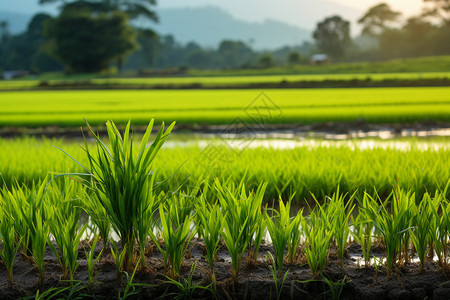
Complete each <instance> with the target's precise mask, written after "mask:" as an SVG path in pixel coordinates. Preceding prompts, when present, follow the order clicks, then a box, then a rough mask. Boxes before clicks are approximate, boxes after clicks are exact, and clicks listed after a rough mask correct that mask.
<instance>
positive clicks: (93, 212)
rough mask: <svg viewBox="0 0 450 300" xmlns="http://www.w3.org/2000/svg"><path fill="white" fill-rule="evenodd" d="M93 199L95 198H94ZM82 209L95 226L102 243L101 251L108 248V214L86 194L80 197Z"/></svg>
mask: <svg viewBox="0 0 450 300" xmlns="http://www.w3.org/2000/svg"><path fill="white" fill-rule="evenodd" d="M94 197H95V196H94ZM82 208H83V210H84V211H85V212H86V213H87V214H88V215H89V220H90V221H91V222H92V223H93V224H94V225H95V227H96V228H97V229H98V231H99V233H100V239H101V241H102V242H103V249H104V250H105V249H107V248H108V242H109V238H110V232H111V222H110V221H109V217H108V213H107V211H106V209H105V207H104V206H103V205H102V204H101V202H100V201H96V200H95V199H94V198H93V196H92V195H90V194H89V193H88V192H85V193H84V197H82Z"/></svg>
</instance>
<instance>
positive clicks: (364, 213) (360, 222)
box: [351, 194, 374, 267]
mask: <svg viewBox="0 0 450 300" xmlns="http://www.w3.org/2000/svg"><path fill="white" fill-rule="evenodd" d="M369 201H370V200H369V196H368V195H367V194H364V195H363V197H362V198H360V199H359V200H358V214H357V216H356V217H354V216H352V219H351V228H352V229H351V234H352V236H353V238H354V239H355V241H357V242H358V243H359V245H360V246H361V251H362V253H363V258H364V266H366V267H367V266H369V263H370V249H371V248H372V231H373V227H374V225H373V219H372V215H371V213H370V210H369V208H370V207H369V203H370V202H369Z"/></svg>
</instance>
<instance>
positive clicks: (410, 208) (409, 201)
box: [391, 187, 416, 263]
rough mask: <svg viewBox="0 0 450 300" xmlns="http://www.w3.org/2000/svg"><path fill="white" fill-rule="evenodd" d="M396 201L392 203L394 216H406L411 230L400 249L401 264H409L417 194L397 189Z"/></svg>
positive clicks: (406, 222) (405, 234) (404, 234)
mask: <svg viewBox="0 0 450 300" xmlns="http://www.w3.org/2000/svg"><path fill="white" fill-rule="evenodd" d="M393 195H394V199H395V200H396V201H392V203H391V213H392V214H394V215H397V214H400V215H404V217H403V218H404V222H405V225H406V226H407V227H408V228H410V229H411V230H407V231H405V232H404V233H403V234H402V240H401V248H400V252H399V254H400V257H399V260H400V262H405V263H407V262H408V261H409V251H408V250H409V247H410V245H411V232H412V231H413V230H414V225H413V220H414V207H416V194H415V193H412V192H411V191H405V190H403V189H401V188H398V187H396V188H395V189H394V191H393Z"/></svg>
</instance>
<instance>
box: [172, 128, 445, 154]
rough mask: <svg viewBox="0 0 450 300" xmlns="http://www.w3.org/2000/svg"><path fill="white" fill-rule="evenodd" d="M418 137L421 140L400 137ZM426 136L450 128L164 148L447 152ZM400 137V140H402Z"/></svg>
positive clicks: (265, 137)
mask: <svg viewBox="0 0 450 300" xmlns="http://www.w3.org/2000/svg"><path fill="white" fill-rule="evenodd" d="M408 137H417V138H418V139H413V140H409V139H405V140H401V138H408ZM426 137H450V129H436V130H427V131H405V130H404V131H403V132H402V133H401V134H398V133H395V132H393V131H389V130H386V131H370V132H353V133H349V134H334V133H304V134H294V133H292V132H291V133H288V132H271V133H253V134H250V135H245V134H242V135H230V134H227V135H226V136H220V135H215V134H199V135H198V136H197V139H194V140H184V141H180V140H172V141H170V140H169V141H166V143H165V145H164V147H166V148H176V147H187V146H192V145H198V146H199V147H206V146H207V145H209V144H210V143H211V142H213V143H215V144H216V145H217V146H220V145H223V146H228V147H231V148H237V149H243V148H259V147H262V148H274V149H294V148H299V147H308V148H316V147H349V148H350V149H352V150H354V149H360V150H369V149H375V148H377V149H396V150H402V151H408V150H410V149H412V148H414V149H419V150H423V151H427V150H436V151H437V150H439V149H448V148H449V146H450V143H448V142H446V141H445V140H444V141H427V140H426V139H419V138H426ZM399 138H400V139H399Z"/></svg>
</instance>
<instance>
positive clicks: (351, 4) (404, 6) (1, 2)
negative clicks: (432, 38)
mask: <svg viewBox="0 0 450 300" xmlns="http://www.w3.org/2000/svg"><path fill="white" fill-rule="evenodd" d="M383 1H385V2H387V3H389V4H390V5H391V6H392V7H393V8H394V9H395V10H399V11H402V12H403V13H404V15H405V16H410V15H413V14H416V13H419V12H420V9H421V6H422V3H423V0H375V1H373V0H189V1H186V0H158V6H157V8H158V7H159V8H169V7H186V6H205V5H215V6H219V7H222V8H223V9H225V10H227V11H228V12H230V13H231V14H232V15H233V16H235V17H236V18H239V19H242V20H246V21H252V22H261V21H264V20H265V19H275V20H280V21H285V22H287V23H290V24H293V25H297V26H300V27H303V28H306V29H312V28H313V27H314V26H315V24H316V23H317V22H318V21H320V20H321V19H323V18H324V17H326V16H329V15H331V14H333V13H338V14H340V15H342V16H343V17H344V18H347V19H349V20H351V21H353V22H355V21H356V19H357V18H358V17H360V16H361V15H362V13H364V11H366V10H367V9H368V8H369V7H371V6H373V5H375V4H378V3H380V2H383ZM2 10H6V11H11V12H19V13H26V14H33V13H36V12H37V11H43V10H44V11H47V12H56V7H55V5H45V6H42V5H38V0H0V11H2Z"/></svg>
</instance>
